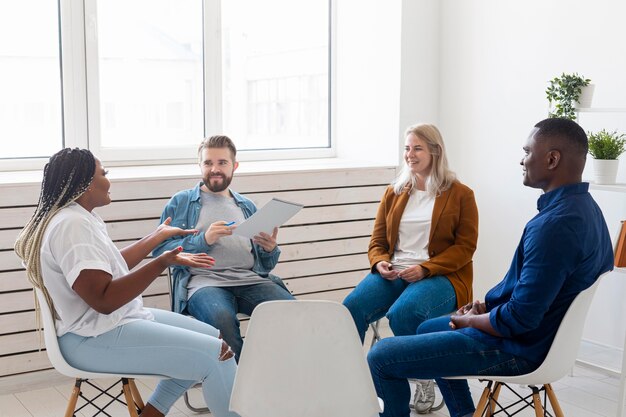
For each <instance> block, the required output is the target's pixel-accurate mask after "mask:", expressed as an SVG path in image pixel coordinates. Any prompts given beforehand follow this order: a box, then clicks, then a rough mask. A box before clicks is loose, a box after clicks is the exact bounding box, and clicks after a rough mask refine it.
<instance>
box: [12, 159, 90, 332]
mask: <svg viewBox="0 0 626 417" xmlns="http://www.w3.org/2000/svg"><path fill="white" fill-rule="evenodd" d="M95 170H96V158H95V157H94V156H93V154H92V153H91V152H90V151H89V150H87V149H79V148H73V149H71V148H65V149H62V150H60V151H59V152H57V153H56V154H54V155H52V156H51V157H50V160H49V161H48V163H47V164H46V166H45V167H44V169H43V181H42V183H41V192H40V194H39V202H38V204H37V209H36V210H35V213H34V214H33V216H32V217H31V219H30V220H29V221H28V223H27V224H26V226H24V229H22V231H21V232H20V234H19V236H18V237H17V240H16V242H15V253H16V254H17V256H19V257H20V258H22V261H23V263H24V266H25V267H26V275H27V276H28V280H29V281H30V283H31V284H32V285H33V287H35V288H38V289H40V290H41V292H42V293H43V295H44V296H45V299H46V302H47V303H48V305H49V306H50V311H52V314H53V315H54V316H55V317H56V318H58V315H57V313H56V311H55V309H54V303H53V302H52V298H51V297H50V294H49V293H48V290H47V289H46V287H45V285H44V283H43V277H42V276H41V239H42V237H43V235H44V232H45V231H46V227H47V226H48V223H50V220H51V219H52V218H53V217H54V215H55V214H56V213H58V212H59V210H61V209H62V208H64V207H66V206H67V205H69V204H70V203H72V202H74V201H75V200H76V199H77V198H79V197H80V196H81V195H82V194H83V193H84V192H85V190H87V187H89V184H91V181H92V179H93V176H94V173H95ZM35 310H36V315H37V329H41V325H40V323H41V322H40V315H39V302H38V300H37V297H36V296H35Z"/></svg>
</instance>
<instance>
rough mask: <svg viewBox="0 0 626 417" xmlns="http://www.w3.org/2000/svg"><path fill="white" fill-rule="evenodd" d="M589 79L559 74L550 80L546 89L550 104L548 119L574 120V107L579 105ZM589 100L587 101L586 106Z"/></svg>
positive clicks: (575, 75)
mask: <svg viewBox="0 0 626 417" xmlns="http://www.w3.org/2000/svg"><path fill="white" fill-rule="evenodd" d="M590 82H591V80H590V79H588V78H584V77H582V76H580V75H578V74H577V73H574V74H565V73H563V74H561V76H560V77H555V78H553V79H552V80H550V85H549V86H548V88H547V89H546V97H547V98H548V102H549V103H550V114H549V116H550V117H563V118H565V119H570V120H576V113H575V110H574V109H575V107H576V104H577V103H579V100H580V97H581V95H582V89H583V87H587V86H589V83H590ZM589 104H591V100H590V99H589V100H588V105H589Z"/></svg>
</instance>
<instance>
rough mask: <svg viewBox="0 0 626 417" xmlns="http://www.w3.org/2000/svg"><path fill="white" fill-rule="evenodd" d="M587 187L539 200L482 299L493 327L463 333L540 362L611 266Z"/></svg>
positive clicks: (603, 232)
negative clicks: (571, 310)
mask: <svg viewBox="0 0 626 417" xmlns="http://www.w3.org/2000/svg"><path fill="white" fill-rule="evenodd" d="M588 190H589V184H587V183H579V184H574V185H568V186H564V187H560V188H557V189H555V190H552V191H550V192H548V193H545V194H543V195H542V196H541V197H539V200H538V202H537V209H538V210H539V213H538V214H537V215H536V216H535V217H534V218H533V219H532V220H530V221H529V222H528V224H526V227H525V228H524V233H523V234H522V239H521V241H520V243H519V245H518V247H517V250H516V252H515V256H514V257H513V261H512V262H511V267H510V268H509V271H508V272H507V274H506V276H505V277H504V279H503V280H502V281H501V282H500V283H498V284H497V285H496V286H495V287H493V288H492V289H491V290H490V291H489V292H488V293H487V295H486V296H485V305H486V307H487V311H488V312H489V319H490V321H491V325H492V326H493V328H494V329H495V330H496V331H498V332H499V333H500V334H501V335H502V336H503V338H496V337H493V336H489V335H487V334H485V333H482V332H480V331H478V330H476V329H462V330H463V331H464V332H465V333H466V334H468V335H470V336H472V337H475V338H479V339H481V340H483V341H485V342H488V343H489V344H495V345H497V346H498V347H500V348H501V349H502V350H503V351H505V352H508V353H511V354H514V355H517V356H520V357H523V358H525V359H527V360H529V361H531V362H534V363H536V364H540V363H541V362H542V361H543V359H544V358H545V356H546V355H547V353H548V350H549V349H550V345H551V343H552V340H553V339H554V336H555V334H556V331H557V330H558V327H559V324H560V323H561V320H562V319H563V316H564V315H565V313H566V312H567V309H568V307H569V306H570V304H571V303H572V301H573V300H574V298H575V297H576V295H577V294H578V293H580V292H581V291H583V290H584V289H586V288H588V287H590V286H591V285H592V284H593V283H594V282H595V280H596V279H597V278H598V276H599V275H601V274H602V273H604V272H606V271H609V270H611V269H612V268H613V247H612V244H611V239H610V236H609V232H608V229H607V226H606V223H605V221H604V217H603V215H602V211H601V210H600V208H599V207H598V205H597V204H596V202H595V201H594V200H593V198H592V197H591V194H589V191H588Z"/></svg>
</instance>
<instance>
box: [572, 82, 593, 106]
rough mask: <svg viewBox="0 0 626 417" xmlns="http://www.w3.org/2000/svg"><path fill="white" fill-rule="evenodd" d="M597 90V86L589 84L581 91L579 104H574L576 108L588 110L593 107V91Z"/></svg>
mask: <svg viewBox="0 0 626 417" xmlns="http://www.w3.org/2000/svg"><path fill="white" fill-rule="evenodd" d="M595 88H596V86H595V84H589V85H588V86H586V87H582V88H581V89H580V97H578V102H574V108H577V109H586V108H589V107H591V100H592V99H593V90H594V89H595Z"/></svg>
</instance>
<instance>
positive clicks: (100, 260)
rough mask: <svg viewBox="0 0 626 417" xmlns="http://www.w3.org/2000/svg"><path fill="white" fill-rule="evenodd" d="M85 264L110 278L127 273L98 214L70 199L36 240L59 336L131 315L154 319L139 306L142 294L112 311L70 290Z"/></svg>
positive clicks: (91, 331)
mask: <svg viewBox="0 0 626 417" xmlns="http://www.w3.org/2000/svg"><path fill="white" fill-rule="evenodd" d="M84 269H97V270H101V271H105V272H107V273H109V274H111V276H112V277H113V279H117V278H119V277H121V276H124V275H126V274H128V272H129V271H128V266H127V265H126V261H125V260H124V258H123V257H122V254H121V253H120V251H119V250H118V249H117V247H115V245H114V244H113V242H112V241H111V238H110V237H109V235H108V233H107V231H106V225H105V224H104V222H103V221H102V219H101V218H100V216H98V215H97V214H95V213H90V212H88V211H87V210H85V209H84V208H83V207H82V206H80V205H79V204H76V203H72V204H70V205H69V206H68V207H65V208H63V209H61V210H60V211H59V212H58V213H57V214H56V215H55V216H54V217H53V218H52V220H51V221H50V223H49V224H48V227H46V231H45V232H44V235H43V239H42V244H41V273H42V276H43V282H44V285H45V286H46V288H47V289H48V292H49V293H50V297H52V301H53V302H54V308H55V309H56V311H57V313H58V315H59V317H60V318H59V319H57V320H56V329H57V335H58V336H62V335H64V334H65V333H68V332H71V333H75V334H77V335H80V336H97V335H99V334H102V333H106V332H108V331H109V330H112V329H114V328H115V327H117V326H121V325H122V324H125V323H128V322H130V321H133V320H140V319H148V320H152V319H153V318H154V317H153V315H152V313H151V312H150V311H149V310H147V309H145V308H144V307H143V301H142V299H141V296H138V297H137V298H135V299H133V300H132V301H131V302H129V303H128V304H126V305H124V306H122V307H120V308H118V309H117V310H115V311H114V312H112V313H111V314H101V313H98V312H97V311H96V310H94V309H93V308H91V307H90V306H89V305H88V304H87V303H85V301H84V300H83V299H82V298H81V297H80V296H79V295H78V294H77V293H76V292H75V291H74V290H73V289H72V285H74V281H75V280H76V278H78V275H79V274H80V272H81V271H82V270H84Z"/></svg>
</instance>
